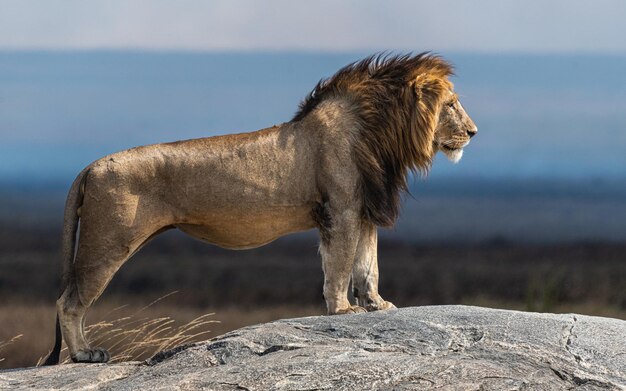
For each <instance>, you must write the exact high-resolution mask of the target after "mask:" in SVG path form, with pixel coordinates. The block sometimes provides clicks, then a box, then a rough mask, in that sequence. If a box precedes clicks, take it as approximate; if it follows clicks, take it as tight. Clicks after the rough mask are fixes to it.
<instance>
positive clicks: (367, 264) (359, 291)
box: [352, 223, 396, 311]
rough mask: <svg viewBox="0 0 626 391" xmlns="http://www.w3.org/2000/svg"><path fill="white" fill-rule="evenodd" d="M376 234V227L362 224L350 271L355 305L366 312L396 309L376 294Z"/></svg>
mask: <svg viewBox="0 0 626 391" xmlns="http://www.w3.org/2000/svg"><path fill="white" fill-rule="evenodd" d="M377 247H378V232H377V230H376V226H375V225H373V224H370V223H363V225H362V226H361V232H360V237H359V242H358V246H357V250H356V259H355V262H354V268H353V270H352V288H353V293H354V297H355V299H356V302H357V305H359V306H361V307H364V308H365V309H366V310H368V311H378V310H386V309H390V308H396V306H395V305H393V304H392V303H391V302H389V301H385V300H384V299H383V298H382V297H380V294H378V252H377Z"/></svg>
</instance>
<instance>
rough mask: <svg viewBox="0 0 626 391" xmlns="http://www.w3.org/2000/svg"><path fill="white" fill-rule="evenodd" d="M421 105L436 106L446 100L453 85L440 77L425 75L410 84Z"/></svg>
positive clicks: (419, 76)
mask: <svg viewBox="0 0 626 391" xmlns="http://www.w3.org/2000/svg"><path fill="white" fill-rule="evenodd" d="M410 85H411V87H413V90H414V91H415V94H416V95H417V99H418V101H419V102H420V103H422V104H426V105H427V106H431V107H432V106H436V105H437V104H438V103H440V102H441V100H442V99H443V98H444V96H445V93H446V91H448V90H449V89H450V88H451V87H452V83H450V82H449V81H448V80H446V79H444V78H441V77H439V76H435V75H431V74H428V73H423V74H420V75H418V76H417V77H416V78H415V79H414V80H413V81H411V83H410Z"/></svg>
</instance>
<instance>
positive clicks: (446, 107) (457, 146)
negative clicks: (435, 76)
mask: <svg viewBox="0 0 626 391" xmlns="http://www.w3.org/2000/svg"><path fill="white" fill-rule="evenodd" d="M476 132H478V128H477V127H476V124H474V121H472V119H471V118H470V117H469V115H467V113H466V112H465V109H464V108H463V105H461V102H460V101H459V99H458V96H457V95H456V94H455V93H454V92H453V91H452V90H450V94H449V97H448V99H447V100H446V101H445V102H444V104H443V106H442V107H441V111H440V113H439V121H438V122H437V127H436V129H435V138H434V146H435V148H436V149H438V150H440V151H441V152H443V153H444V154H445V155H446V156H447V157H448V159H450V161H452V162H454V163H457V162H458V161H459V160H461V157H463V148H464V147H465V146H466V145H467V144H469V142H470V139H471V138H472V137H474V135H475V134H476Z"/></svg>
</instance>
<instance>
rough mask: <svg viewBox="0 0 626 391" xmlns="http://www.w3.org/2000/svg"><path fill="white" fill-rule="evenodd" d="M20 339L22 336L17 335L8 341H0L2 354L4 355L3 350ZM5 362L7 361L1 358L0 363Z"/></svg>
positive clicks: (0, 352)
mask: <svg viewBox="0 0 626 391" xmlns="http://www.w3.org/2000/svg"><path fill="white" fill-rule="evenodd" d="M20 338H22V334H20V335H16V336H15V337H13V338H11V339H10V340H8V341H0V354H2V350H3V349H4V348H6V347H7V346H9V345H11V344H12V343H13V342H15V341H17V340H18V339H20ZM4 360H5V359H4V358H2V357H0V362H2V361H4Z"/></svg>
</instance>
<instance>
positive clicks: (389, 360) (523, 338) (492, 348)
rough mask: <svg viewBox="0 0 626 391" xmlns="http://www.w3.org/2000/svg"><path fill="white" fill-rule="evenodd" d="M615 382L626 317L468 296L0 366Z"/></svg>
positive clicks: (272, 384) (116, 384) (405, 385)
mask: <svg viewBox="0 0 626 391" xmlns="http://www.w3.org/2000/svg"><path fill="white" fill-rule="evenodd" d="M5 388H15V389H22V388H24V389H25V388H30V389H64V390H65V389H101V390H106V389H115V390H139V389H151V390H161V389H167V390H170V389H212V390H213V389H214V390H318V389H319V390H338V389H339V390H341V389H345V390H366V389H367V390H369V389H394V390H416V389H419V390H421V389H424V390H428V389H446V390H452V389H454V390H479V389H480V390H562V389H581V390H617V389H626V322H625V321H621V320H617V319H610V318H600V317H591V316H584V315H555V314H538V313H526V312H517V311H504V310H494V309H487V308H478V307H466V306H435V307H414V308H402V309H398V310H390V311H385V312H373V313H367V314H356V315H343V316H317V317H308V318H300V319H287V320H279V321H276V322H271V323H266V324H261V325H257V326H251V327H245V328H242V329H239V330H236V331H233V332H230V333H228V334H225V335H223V336H220V337H217V338H214V339H212V340H210V341H206V342H202V343H197V344H191V345H187V346H183V347H179V348H177V349H174V350H172V351H169V352H163V353H160V354H158V355H157V356H155V357H154V358H152V359H151V360H148V361H147V362H141V363H140V362H132V363H123V364H112V365H106V364H97V365H94V364H73V365H61V366H55V367H44V368H28V369H16V370H8V371H2V372H0V389H5Z"/></svg>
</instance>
